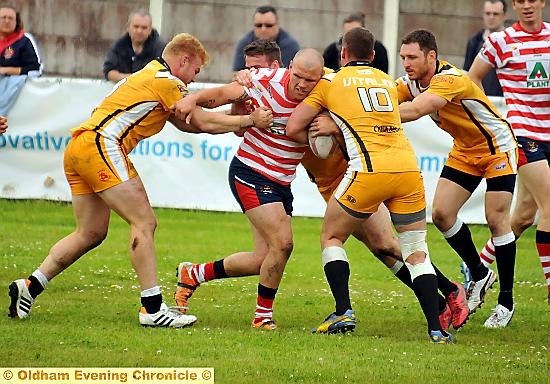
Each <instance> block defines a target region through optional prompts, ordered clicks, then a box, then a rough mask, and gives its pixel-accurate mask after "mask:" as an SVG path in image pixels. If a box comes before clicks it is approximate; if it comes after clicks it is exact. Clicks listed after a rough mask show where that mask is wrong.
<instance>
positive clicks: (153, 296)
mask: <svg viewBox="0 0 550 384" xmlns="http://www.w3.org/2000/svg"><path fill="white" fill-rule="evenodd" d="M161 304H162V295H161V293H160V287H159V286H158V285H156V286H154V287H152V288H148V289H144V290H143V291H141V305H142V306H143V307H144V308H145V310H146V311H147V313H150V314H151V313H157V312H158V311H160V305H161Z"/></svg>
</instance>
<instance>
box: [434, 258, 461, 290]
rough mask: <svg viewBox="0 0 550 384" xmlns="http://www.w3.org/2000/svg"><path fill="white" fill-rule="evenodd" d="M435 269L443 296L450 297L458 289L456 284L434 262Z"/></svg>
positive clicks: (438, 286) (438, 285)
mask: <svg viewBox="0 0 550 384" xmlns="http://www.w3.org/2000/svg"><path fill="white" fill-rule="evenodd" d="M432 266H433V267H434V269H435V275H436V276H437V288H439V290H440V291H441V293H443V296H445V297H448V296H449V295H450V294H451V293H453V292H455V291H456V290H457V288H456V285H454V284H453V283H452V282H451V281H450V280H449V279H448V278H447V276H445V275H444V274H443V273H441V271H440V270H439V269H438V268H437V267H436V266H435V265H434V263H432Z"/></svg>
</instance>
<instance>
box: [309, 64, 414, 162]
mask: <svg viewBox="0 0 550 384" xmlns="http://www.w3.org/2000/svg"><path fill="white" fill-rule="evenodd" d="M304 102H305V103H306V104H308V105H311V106H313V107H314V108H316V109H319V110H320V109H322V108H325V109H327V110H328V111H329V112H330V115H331V117H332V118H333V120H334V121H335V122H336V124H337V125H338V127H339V128H340V130H341V131H342V133H343V136H344V139H345V143H346V150H347V153H348V157H349V159H350V160H349V170H351V171H360V172H404V171H418V166H417V162H416V158H415V156H414V152H413V149H412V147H411V145H410V143H409V141H408V139H407V137H406V136H405V134H404V133H403V129H402V128H401V118H400V117H399V109H398V98H397V88H396V85H395V82H394V81H393V80H392V79H391V78H390V77H389V76H388V75H387V74H385V73H384V72H382V71H380V70H378V69H375V68H372V67H370V66H369V65H368V63H365V62H351V63H349V64H348V65H346V66H345V67H342V68H340V70H339V71H337V72H335V73H329V74H325V75H324V76H323V77H322V78H321V80H320V81H319V83H317V85H316V86H315V88H314V89H313V91H312V92H311V93H310V94H309V96H308V97H307V98H306V99H305V100H304Z"/></svg>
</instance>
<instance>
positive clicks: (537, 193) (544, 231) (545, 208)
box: [514, 160, 550, 304]
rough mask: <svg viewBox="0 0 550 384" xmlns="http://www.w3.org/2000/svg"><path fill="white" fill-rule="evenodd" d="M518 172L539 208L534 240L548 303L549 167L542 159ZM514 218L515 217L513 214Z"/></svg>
mask: <svg viewBox="0 0 550 384" xmlns="http://www.w3.org/2000/svg"><path fill="white" fill-rule="evenodd" d="M518 172H519V181H520V185H521V184H523V185H525V188H526V189H527V190H528V191H529V192H530V193H531V195H532V196H533V199H534V200H535V202H536V205H537V207H538V210H539V221H538V224H537V231H536V235H535V237H536V238H535V241H536V245H537V251H538V254H539V260H540V264H541V266H542V269H543V272H544V277H545V279H546V284H547V288H548V300H549V301H548V303H549V304H550V199H548V191H549V190H550V168H549V166H548V162H547V161H543V160H542V161H535V162H532V163H529V164H525V165H523V166H522V167H521V168H519V171H518ZM518 198H519V196H518ZM517 209H518V208H517ZM517 209H516V210H517ZM516 210H515V211H516ZM515 211H514V212H515ZM514 219H516V216H515V215H514ZM514 224H515V221H514Z"/></svg>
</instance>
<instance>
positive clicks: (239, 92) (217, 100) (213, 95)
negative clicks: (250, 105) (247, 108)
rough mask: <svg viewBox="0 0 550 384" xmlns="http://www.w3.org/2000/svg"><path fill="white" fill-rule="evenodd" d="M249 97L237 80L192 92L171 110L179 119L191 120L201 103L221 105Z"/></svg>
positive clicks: (207, 106) (203, 105) (213, 105)
mask: <svg viewBox="0 0 550 384" xmlns="http://www.w3.org/2000/svg"><path fill="white" fill-rule="evenodd" d="M248 98H249V96H248V94H247V93H246V91H245V89H244V87H243V86H242V85H239V84H238V83H236V82H232V83H229V84H227V85H224V86H221V87H215V88H207V89H203V90H201V91H199V92H195V93H191V94H188V95H186V96H185V97H183V98H182V99H181V100H179V101H177V102H176V103H175V104H174V105H172V106H171V107H170V110H171V111H172V112H173V113H174V114H175V115H176V117H177V118H178V119H181V120H184V121H186V122H187V123H189V122H190V119H191V117H190V115H191V114H192V113H193V112H194V111H195V110H196V109H195V106H196V105H200V106H202V107H206V108H214V107H219V106H220V105H225V104H230V103H234V102H238V101H242V100H247V99H248Z"/></svg>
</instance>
